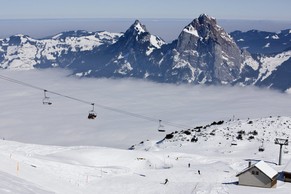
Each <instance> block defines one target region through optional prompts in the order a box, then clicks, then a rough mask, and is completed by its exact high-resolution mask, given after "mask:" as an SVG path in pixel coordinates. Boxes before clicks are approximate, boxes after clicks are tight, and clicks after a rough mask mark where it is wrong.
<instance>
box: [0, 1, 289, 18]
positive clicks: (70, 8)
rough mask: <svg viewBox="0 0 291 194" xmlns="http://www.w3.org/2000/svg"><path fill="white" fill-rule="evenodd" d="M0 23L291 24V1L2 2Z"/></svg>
mask: <svg viewBox="0 0 291 194" xmlns="http://www.w3.org/2000/svg"><path fill="white" fill-rule="evenodd" d="M0 3H1V8H2V9H1V12H0V19H40V18H41V19H43V18H46V19H48V18H192V19H194V18H196V17H198V16H199V15H200V14H201V13H206V14H208V15H211V16H213V17H215V18H218V19H248V20H287V21H288V20H291V11H290V7H291V1H290V0H276V1H275V0H243V1H242V0H180V1H178V0H0Z"/></svg>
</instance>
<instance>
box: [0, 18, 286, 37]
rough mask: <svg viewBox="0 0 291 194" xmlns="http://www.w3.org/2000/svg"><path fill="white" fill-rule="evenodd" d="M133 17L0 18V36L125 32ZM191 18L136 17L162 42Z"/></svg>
mask: <svg viewBox="0 0 291 194" xmlns="http://www.w3.org/2000/svg"><path fill="white" fill-rule="evenodd" d="M135 19H137V18H134V19H39V20H38V19H34V20H33V19H32V20H28V19H26V20H0V29H1V32H0V38H7V37H10V36H12V35H16V34H25V35H29V36H31V37H33V38H44V37H47V36H53V35H55V34H58V33H60V32H64V31H70V30H87V31H103V30H106V31H109V32H125V31H126V30H127V29H128V28H129V27H130V25H132V24H133V23H134V20H135ZM193 19H194V18H193ZM193 19H140V21H141V22H142V23H143V24H145V25H146V27H147V29H148V30H149V31H150V32H151V33H152V34H154V35H157V36H160V37H161V38H163V39H164V40H165V41H166V42H171V41H173V40H175V39H177V38H178V36H179V34H180V33H181V31H182V29H183V28H184V27H185V26H186V25H188V24H189V23H190V22H191V21H192V20H193ZM217 23H218V24H219V25H220V26H222V27H223V28H224V29H225V30H226V31H227V32H232V31H235V30H242V31H247V30H252V29H257V30H263V31H271V32H277V31H280V30H284V29H287V28H290V26H291V22H288V21H257V20H223V19H218V21H217Z"/></svg>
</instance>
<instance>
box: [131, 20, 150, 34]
mask: <svg viewBox="0 0 291 194" xmlns="http://www.w3.org/2000/svg"><path fill="white" fill-rule="evenodd" d="M129 30H130V31H133V32H134V34H136V33H137V34H141V33H144V32H148V31H147V29H146V26H145V25H143V24H142V23H141V22H140V21H139V20H135V22H134V23H133V24H132V25H131V26H130V28H129Z"/></svg>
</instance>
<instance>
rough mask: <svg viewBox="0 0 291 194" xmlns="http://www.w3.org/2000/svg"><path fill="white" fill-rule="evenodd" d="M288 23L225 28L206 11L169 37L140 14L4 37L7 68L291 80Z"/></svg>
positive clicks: (267, 83) (221, 81)
mask: <svg viewBox="0 0 291 194" xmlns="http://www.w3.org/2000/svg"><path fill="white" fill-rule="evenodd" d="M290 56H291V30H283V31H281V32H280V33H271V32H261V31H255V30H253V31H248V32H240V31H235V32H232V33H230V34H228V33H227V32H226V31H225V30H224V29H223V28H222V27H220V26H219V25H217V22H216V20H215V19H214V18H213V17H210V16H208V15H206V14H202V15H200V16H199V17H198V18H196V19H194V20H193V21H192V22H191V23H190V24H188V25H187V26H186V27H185V28H184V29H183V30H182V32H181V33H180V35H179V37H178V38H177V39H176V40H174V41H173V42H171V43H165V42H164V41H163V40H162V39H161V38H160V37H157V36H155V35H152V34H151V33H150V32H149V31H148V30H147V29H146V27H145V26H144V25H143V24H141V23H140V22H139V21H138V20H136V21H135V22H134V23H133V24H132V25H131V26H130V27H129V29H128V30H127V31H126V32H125V33H110V32H87V31H70V32H63V33H60V34H57V35H55V36H53V37H48V38H45V39H32V38H30V37H29V36H25V35H15V36H11V37H9V38H6V39H2V40H0V67H1V68H4V69H25V70H27V69H33V68H55V67H59V68H66V69H70V70H72V72H73V74H74V75H77V76H80V77H107V78H126V77H133V78H140V79H147V80H151V81H155V82H162V83H176V84H179V83H191V84H207V85H210V84H215V85H241V86H245V85H256V86H260V87H270V88H274V89H278V90H280V91H286V90H288V89H290V88H291V76H290V73H291V58H290Z"/></svg>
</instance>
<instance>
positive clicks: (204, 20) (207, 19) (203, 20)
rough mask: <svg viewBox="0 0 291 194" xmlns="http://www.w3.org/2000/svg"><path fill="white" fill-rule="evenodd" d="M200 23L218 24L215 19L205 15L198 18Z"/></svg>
mask: <svg viewBox="0 0 291 194" xmlns="http://www.w3.org/2000/svg"><path fill="white" fill-rule="evenodd" d="M198 21H199V23H200V24H204V23H210V22H211V23H215V24H216V19H215V18H214V17H211V16H209V15H207V14H205V13H203V14H201V15H200V16H199V17H198Z"/></svg>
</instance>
